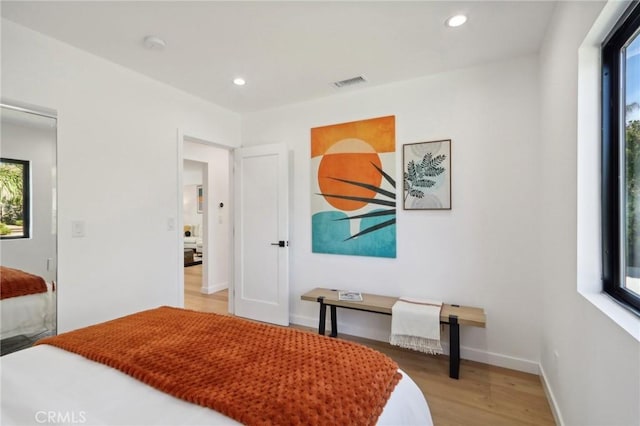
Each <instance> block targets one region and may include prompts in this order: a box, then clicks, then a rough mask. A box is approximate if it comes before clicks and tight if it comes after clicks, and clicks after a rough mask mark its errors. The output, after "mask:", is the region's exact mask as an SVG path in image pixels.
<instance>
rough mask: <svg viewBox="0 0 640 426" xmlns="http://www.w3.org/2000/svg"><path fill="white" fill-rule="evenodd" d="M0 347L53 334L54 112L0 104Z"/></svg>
mask: <svg viewBox="0 0 640 426" xmlns="http://www.w3.org/2000/svg"><path fill="white" fill-rule="evenodd" d="M1 125H2V127H1V136H2V143H1V145H0V267H1V269H0V284H1V286H2V288H1V291H0V312H1V314H2V318H1V319H2V321H1V322H0V329H1V330H0V350H1V353H2V355H5V354H7V353H11V352H14V351H16V350H19V349H23V348H26V347H29V346H31V345H32V344H33V343H34V342H35V341H36V340H38V339H40V338H42V337H44V336H49V335H53V334H55V333H56V322H57V315H56V314H57V312H56V305H57V304H56V294H57V221H56V126H57V120H56V118H55V115H54V114H50V113H47V112H38V111H34V110H31V109H27V108H21V107H18V106H13V105H9V104H8V103H2V108H1Z"/></svg>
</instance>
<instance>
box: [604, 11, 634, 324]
mask: <svg viewBox="0 0 640 426" xmlns="http://www.w3.org/2000/svg"><path fill="white" fill-rule="evenodd" d="M639 33H640V7H639V6H638V2H637V1H635V2H633V3H632V4H631V6H630V7H629V9H627V11H626V12H625V14H624V15H623V16H622V18H621V19H620V21H619V22H618V24H617V25H616V27H615V28H614V29H613V31H612V32H611V33H610V34H609V36H608V37H607V39H606V40H605V42H604V44H603V48H602V259H603V265H602V266H603V268H602V273H603V288H604V291H606V292H607V293H609V294H610V295H611V296H613V297H614V298H615V299H617V300H618V301H619V302H621V303H622V304H624V305H626V306H627V307H629V309H631V310H633V311H635V312H636V314H639V315H640V36H639Z"/></svg>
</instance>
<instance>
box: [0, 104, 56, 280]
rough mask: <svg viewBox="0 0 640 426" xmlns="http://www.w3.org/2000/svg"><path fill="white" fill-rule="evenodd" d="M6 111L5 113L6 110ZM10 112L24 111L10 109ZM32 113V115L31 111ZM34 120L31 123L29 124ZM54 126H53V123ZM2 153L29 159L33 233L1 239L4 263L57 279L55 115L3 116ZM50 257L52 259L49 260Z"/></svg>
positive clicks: (18, 158) (3, 155)
mask: <svg viewBox="0 0 640 426" xmlns="http://www.w3.org/2000/svg"><path fill="white" fill-rule="evenodd" d="M3 114H4V113H3ZM10 114H25V115H26V113H18V112H11V113H10ZM30 117H33V116H31V115H30ZM29 123H32V124H29ZM52 126H53V127H52ZM1 151H2V157H5V158H12V159H16V160H26V161H29V162H30V163H29V168H30V176H31V181H30V186H31V236H30V238H20V239H7V240H2V241H1V242H0V249H1V251H0V256H1V259H2V265H3V266H8V267H11V268H17V269H22V270H23V271H27V272H30V273H32V274H36V275H39V276H41V277H43V278H44V279H45V280H47V281H48V282H51V281H54V280H55V279H56V268H55V261H56V232H55V222H54V199H53V196H54V194H55V193H54V189H55V185H54V178H55V167H56V129H55V120H54V119H51V118H49V119H45V118H41V119H35V121H30V120H24V121H22V122H21V124H17V123H12V122H10V121H7V120H5V119H4V117H3V121H2V149H1ZM48 259H51V262H48Z"/></svg>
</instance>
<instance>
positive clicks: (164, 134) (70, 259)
mask: <svg viewBox="0 0 640 426" xmlns="http://www.w3.org/2000/svg"><path fill="white" fill-rule="evenodd" d="M140 54H145V52H144V51H142V50H141V52H140ZM2 96H3V97H6V98H10V99H15V100H18V101H22V102H26V103H30V104H35V105H40V106H43V107H47V108H51V109H55V110H57V112H58V170H59V175H58V177H59V180H58V185H59V194H58V195H59V198H58V201H59V216H58V219H59V224H58V225H59V227H58V230H59V240H58V241H59V246H58V248H59V263H58V267H59V274H58V278H59V305H58V309H59V322H58V324H59V330H60V331H67V330H70V329H74V328H77V327H80V326H84V325H87V324H91V323H95V322H98V321H102V320H106V319H109V318H113V317H116V316H120V315H123V314H128V313H131V312H134V311H139V310H142V309H146V308H150V307H154V306H157V305H162V304H169V305H171V304H176V303H178V301H179V300H181V299H180V295H179V289H178V284H177V283H178V282H179V278H178V273H179V271H180V273H181V271H182V270H181V268H180V263H181V262H182V254H181V253H179V252H181V250H180V247H181V239H182V229H177V226H175V225H176V223H175V221H176V220H177V218H178V216H179V209H180V210H181V209H182V199H178V193H179V190H178V161H177V151H178V144H177V133H178V129H180V130H181V131H184V132H186V133H188V134H190V135H192V136H194V137H200V138H202V139H205V140H210V141H215V142H218V143H222V144H225V145H230V146H235V145H238V143H239V139H240V118H239V116H238V115H237V114H235V113H232V112H229V111H227V110H224V109H222V108H220V107H217V106H215V105H212V104H211V103H208V102H205V101H203V100H201V99H198V98H196V97H194V96H190V95H187V94H185V93H184V92H181V91H179V90H176V89H173V88H170V87H168V86H166V85H164V84H161V83H158V82H156V81H153V80H151V79H149V78H146V77H144V76H141V75H140V74H137V73H135V72H132V71H130V70H127V69H125V68H122V67H120V66H118V65H115V64H113V63H110V62H108V61H105V60H103V59H100V58H98V57H96V56H93V55H90V54H87V53H85V52H82V51H80V50H78V49H75V48H73V47H70V46H68V45H66V44H63V43H60V42H58V41H56V40H54V39H51V38H49V37H45V36H42V35H40V34H38V33H36V32H33V31H31V30H28V29H26V28H24V27H21V26H19V25H16V24H14V23H12V22H10V21H6V20H2ZM171 219H173V220H174V228H176V229H174V230H171V231H170V230H168V227H169V226H168V225H169V222H170V220H171ZM72 220H83V221H85V222H86V232H87V235H86V237H85V238H73V239H72V238H71V221H72Z"/></svg>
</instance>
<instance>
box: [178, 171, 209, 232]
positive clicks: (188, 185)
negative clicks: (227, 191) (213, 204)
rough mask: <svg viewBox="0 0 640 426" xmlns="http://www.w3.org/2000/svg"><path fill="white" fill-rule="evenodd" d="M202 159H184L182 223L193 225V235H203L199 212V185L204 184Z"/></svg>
mask: <svg viewBox="0 0 640 426" xmlns="http://www.w3.org/2000/svg"><path fill="white" fill-rule="evenodd" d="M204 165H205V163H203V162H201V161H191V160H184V170H183V173H182V190H183V192H182V199H183V203H184V204H183V209H182V223H184V224H185V225H191V226H192V229H191V236H194V237H202V213H198V185H202V182H203V181H204V180H203V176H202V175H203V170H202V169H203V167H204Z"/></svg>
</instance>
